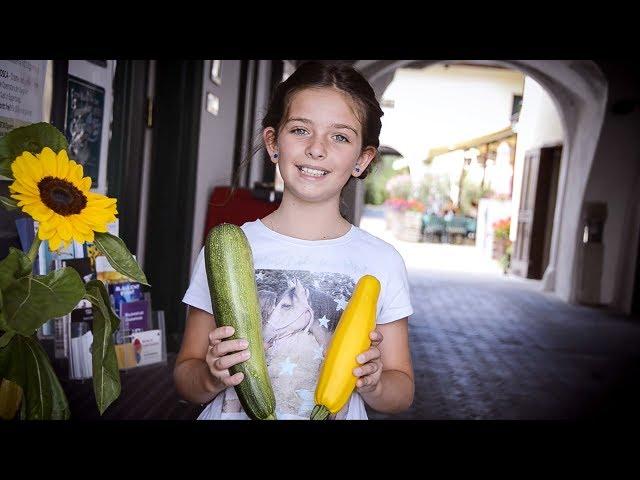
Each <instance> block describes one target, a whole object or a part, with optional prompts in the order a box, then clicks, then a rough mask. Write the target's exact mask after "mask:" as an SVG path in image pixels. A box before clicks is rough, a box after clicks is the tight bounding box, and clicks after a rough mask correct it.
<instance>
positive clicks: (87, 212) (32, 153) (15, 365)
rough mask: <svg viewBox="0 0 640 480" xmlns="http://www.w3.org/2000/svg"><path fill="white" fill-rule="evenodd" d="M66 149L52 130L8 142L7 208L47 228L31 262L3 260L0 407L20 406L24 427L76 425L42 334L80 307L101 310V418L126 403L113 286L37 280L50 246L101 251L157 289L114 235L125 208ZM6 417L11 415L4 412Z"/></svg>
mask: <svg viewBox="0 0 640 480" xmlns="http://www.w3.org/2000/svg"><path fill="white" fill-rule="evenodd" d="M67 148H68V145H67V141H66V139H65V137H64V135H62V133H61V132H60V131H58V130H57V129H56V128H55V127H53V126H52V125H50V124H48V123H36V124H32V125H28V126H25V127H19V128H15V129H13V130H11V131H10V132H8V133H7V134H6V135H5V136H4V137H2V138H0V174H1V175H3V176H4V177H6V178H8V179H9V180H10V181H12V183H11V184H10V185H9V192H10V197H9V198H7V197H0V202H1V203H2V205H3V207H4V208H6V209H9V210H15V209H20V210H22V212H24V213H25V214H27V215H29V216H30V217H32V218H33V219H34V221H36V222H38V231H37V234H36V236H35V238H34V240H33V243H32V245H31V248H30V249H29V251H28V252H26V253H25V252H23V251H21V250H18V249H16V248H11V249H10V251H9V254H8V255H7V256H6V258H4V259H0V378H1V379H2V385H0V387H1V388H0V405H1V406H2V407H3V408H5V409H9V408H11V407H13V408H14V409H15V408H17V407H18V405H20V418H22V419H38V420H47V419H68V418H69V417H70V414H71V412H70V411H69V404H68V401H67V398H66V396H65V393H64V391H63V390H62V387H61V385H60V382H59V381H58V378H57V376H56V373H55V372H54V370H53V368H52V366H51V364H50V362H49V358H48V356H47V354H46V352H45V351H44V350H43V348H42V346H41V344H40V342H39V341H38V339H37V337H36V335H35V333H36V331H37V330H38V328H39V327H40V326H41V325H43V324H44V323H45V322H46V321H48V320H50V319H52V318H55V317H60V316H62V315H65V314H68V313H69V312H70V311H71V310H73V309H74V308H75V307H76V305H77V304H78V302H79V301H80V300H81V299H86V300H89V301H90V302H91V304H92V307H93V316H94V317H93V346H92V362H93V367H92V369H93V390H94V393H95V400H96V404H97V407H98V410H99V411H100V414H102V413H104V411H105V410H106V409H107V408H108V407H109V405H110V404H111V403H112V402H113V401H114V400H116V399H117V398H118V396H119V395H120V372H119V370H118V364H117V359H116V354H115V348H114V345H113V336H112V334H113V332H114V331H115V330H116V329H118V327H119V325H120V319H119V318H118V316H117V315H116V314H115V313H114V311H113V309H112V308H111V303H110V300H109V294H108V292H107V290H106V288H105V285H104V284H103V283H102V281H100V280H93V281H90V282H88V283H86V284H85V283H84V282H83V280H82V279H81V278H80V276H79V274H78V273H77V272H76V270H74V269H73V268H70V267H66V268H62V269H59V270H54V271H52V272H50V273H49V274H47V275H34V274H33V273H32V272H33V264H34V260H35V258H36V256H37V254H38V250H39V247H40V244H41V242H43V241H45V240H46V241H47V243H48V248H50V249H51V250H55V249H57V248H59V247H60V246H62V245H64V246H68V245H69V244H70V243H71V241H77V242H79V243H84V242H93V243H94V245H95V246H96V247H97V249H98V250H99V251H100V252H101V253H102V254H103V255H104V256H105V257H107V259H108V260H109V263H110V264H111V266H112V267H113V268H114V269H115V270H117V271H118V272H120V273H122V274H123V275H126V276H127V277H129V278H131V279H132V280H134V281H137V282H140V283H141V284H144V285H149V284H148V282H147V279H146V276H145V274H144V272H143V271H142V270H141V269H140V267H139V265H138V263H137V262H136V260H135V259H134V258H133V256H132V255H131V253H130V252H129V250H128V249H127V247H126V246H125V244H124V242H123V241H122V240H121V239H120V238H118V237H116V236H114V235H111V234H109V233H108V232H107V225H108V224H109V223H111V222H112V221H114V220H115V215H116V214H117V213H118V211H117V205H116V204H117V200H116V199H115V198H108V197H106V196H104V195H101V194H98V193H94V192H91V190H90V189H91V178H90V177H85V176H84V172H83V167H82V165H80V164H78V163H76V162H75V161H74V160H72V159H70V158H69V154H68V151H67ZM16 398H17V399H18V401H16ZM20 400H21V401H20ZM14 413H15V412H14ZM4 416H5V417H7V416H8V417H10V416H11V412H10V411H7V410H5V412H4Z"/></svg>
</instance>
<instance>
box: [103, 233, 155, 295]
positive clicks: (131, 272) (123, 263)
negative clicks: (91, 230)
mask: <svg viewBox="0 0 640 480" xmlns="http://www.w3.org/2000/svg"><path fill="white" fill-rule="evenodd" d="M94 237H95V238H94V243H95V245H96V247H98V250H100V252H101V253H102V254H103V255H104V256H105V257H107V260H109V263H110V264H111V266H112V267H113V268H114V269H116V271H118V272H120V273H121V274H123V275H125V276H127V277H129V278H130V279H131V280H134V281H136V282H139V283H142V284H143V285H147V286H151V285H149V283H148V281H147V277H146V276H145V274H144V272H143V271H142V269H141V268H140V265H138V262H136V259H135V258H133V255H131V252H129V249H128V248H127V246H126V245H125V244H124V242H123V241H122V239H121V238H119V237H116V236H115V235H111V234H110V233H108V232H104V233H102V232H96V233H95V236H94Z"/></svg>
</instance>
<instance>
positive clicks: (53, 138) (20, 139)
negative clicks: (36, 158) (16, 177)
mask: <svg viewBox="0 0 640 480" xmlns="http://www.w3.org/2000/svg"><path fill="white" fill-rule="evenodd" d="M67 146H68V145H67V139H66V138H65V136H64V135H63V134H62V133H61V132H60V130H58V129H57V128H56V127H54V126H53V125H51V124H50V123H46V122H40V123H33V124H31V125H27V126H26V127H18V128H14V129H13V130H11V131H10V132H9V133H7V134H6V135H4V136H3V137H2V138H0V175H4V176H5V177H7V178H13V172H12V171H11V163H12V162H13V161H14V160H15V159H16V158H17V157H19V156H20V155H22V153H23V152H31V153H34V154H35V153H40V152H41V151H42V149H43V148H44V147H49V148H51V150H53V151H54V152H56V153H58V152H59V151H60V150H66V149H67Z"/></svg>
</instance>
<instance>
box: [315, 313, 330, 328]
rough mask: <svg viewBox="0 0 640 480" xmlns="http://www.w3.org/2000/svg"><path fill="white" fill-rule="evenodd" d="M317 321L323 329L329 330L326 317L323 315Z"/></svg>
mask: <svg viewBox="0 0 640 480" xmlns="http://www.w3.org/2000/svg"><path fill="white" fill-rule="evenodd" d="M318 321H319V322H320V325H322V326H323V327H324V328H326V329H327V330H328V329H329V319H328V318H327V316H326V315H324V316H323V317H322V318H319V319H318Z"/></svg>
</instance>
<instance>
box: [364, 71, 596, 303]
mask: <svg viewBox="0 0 640 480" xmlns="http://www.w3.org/2000/svg"><path fill="white" fill-rule="evenodd" d="M443 62H447V63H456V61H452V60H419V61H418V60H359V61H357V62H355V64H354V65H353V66H354V67H355V68H356V69H357V70H359V71H360V72H361V73H362V74H363V75H364V76H365V77H366V78H367V80H369V82H370V83H371V85H372V86H373V88H374V91H375V92H376V95H377V96H378V98H381V96H382V94H383V92H384V91H385V89H386V87H387V86H388V85H389V84H390V83H391V81H392V79H393V74H394V72H395V70H396V69H398V68H402V67H407V66H416V65H419V66H423V67H426V66H429V65H435V64H438V63H443ZM465 63H476V64H480V65H482V64H487V63H489V64H491V65H501V66H505V67H508V68H512V69H515V70H519V71H521V72H522V73H524V74H525V75H528V76H530V77H532V78H533V79H534V80H535V81H536V82H537V83H539V84H540V85H541V86H542V87H543V88H544V89H545V90H546V91H547V93H548V94H549V96H550V97H551V98H552V100H553V102H554V104H555V106H556V108H557V110H558V113H559V114H560V118H561V121H562V126H563V129H564V133H565V145H564V146H563V153H562V159H561V170H560V178H559V184H558V196H557V201H556V209H555V215H554V222H553V223H554V228H553V235H552V240H551V251H550V258H549V265H548V267H547V269H546V271H545V273H544V277H543V280H542V284H543V289H544V290H545V291H552V292H554V293H555V294H556V295H557V296H558V297H560V298H561V299H563V300H564V301H566V302H571V303H574V302H575V301H576V276H577V263H578V262H577V253H578V247H579V245H580V239H581V235H582V231H581V230H582V228H581V223H580V222H581V220H580V215H581V208H582V202H583V199H584V196H585V189H586V186H587V181H588V178H589V172H590V171H591V167H592V164H593V160H594V157H595V153H596V146H597V142H598V137H599V133H600V130H601V128H602V124H603V120H604V117H605V112H606V104H607V94H608V88H607V87H608V86H607V81H606V78H605V76H604V74H603V73H602V71H601V70H600V69H599V67H598V66H597V65H596V64H595V63H594V62H592V61H590V60H501V61H491V62H488V61H482V60H473V61H468V60H466V61H465ZM569 180H570V181H569ZM352 195H353V199H354V200H355V202H354V203H355V215H354V217H355V219H356V220H359V218H360V214H361V211H362V204H363V199H364V186H363V185H361V184H360V183H358V184H356V187H355V191H354V192H353V193H352Z"/></svg>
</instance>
